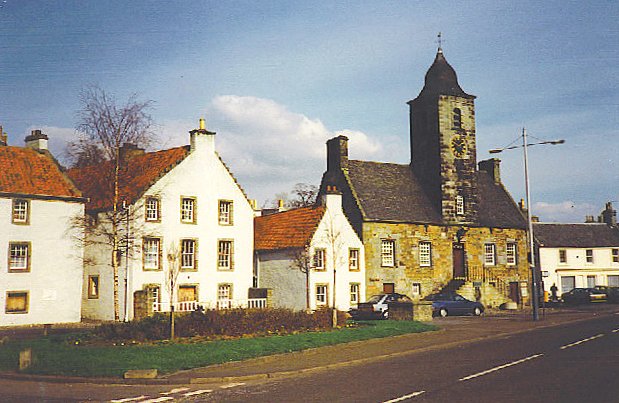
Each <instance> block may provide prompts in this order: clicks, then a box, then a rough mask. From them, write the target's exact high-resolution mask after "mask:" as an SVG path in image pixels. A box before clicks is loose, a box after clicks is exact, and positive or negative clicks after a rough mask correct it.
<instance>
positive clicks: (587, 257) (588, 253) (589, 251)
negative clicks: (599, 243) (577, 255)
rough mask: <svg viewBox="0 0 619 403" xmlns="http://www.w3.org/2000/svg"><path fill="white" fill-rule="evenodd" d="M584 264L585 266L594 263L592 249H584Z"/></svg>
mask: <svg viewBox="0 0 619 403" xmlns="http://www.w3.org/2000/svg"><path fill="white" fill-rule="evenodd" d="M585 263H586V264H593V263H594V259H593V249H585Z"/></svg>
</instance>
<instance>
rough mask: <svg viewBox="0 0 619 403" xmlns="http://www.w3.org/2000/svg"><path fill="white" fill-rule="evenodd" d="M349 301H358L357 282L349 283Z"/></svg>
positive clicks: (353, 302) (354, 302)
mask: <svg viewBox="0 0 619 403" xmlns="http://www.w3.org/2000/svg"><path fill="white" fill-rule="evenodd" d="M350 303H351V304H358V303H359V283H350Z"/></svg>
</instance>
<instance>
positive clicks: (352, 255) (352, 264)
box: [348, 248, 359, 271]
mask: <svg viewBox="0 0 619 403" xmlns="http://www.w3.org/2000/svg"><path fill="white" fill-rule="evenodd" d="M348 270H350V271H359V249H352V248H351V249H348Z"/></svg>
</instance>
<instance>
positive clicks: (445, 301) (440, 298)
mask: <svg viewBox="0 0 619 403" xmlns="http://www.w3.org/2000/svg"><path fill="white" fill-rule="evenodd" d="M424 299H425V300H426V301H432V315H434V316H440V317H442V318H444V317H445V316H449V315H475V316H480V315H481V314H482V313H484V306H483V305H482V304H480V303H479V302H476V301H469V300H468V299H466V298H464V297H463V296H462V295H460V294H456V293H455V292H454V293H441V294H432V295H428V296H427V297H425V298H424Z"/></svg>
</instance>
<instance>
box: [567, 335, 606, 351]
mask: <svg viewBox="0 0 619 403" xmlns="http://www.w3.org/2000/svg"><path fill="white" fill-rule="evenodd" d="M602 336H604V335H603V334H598V335H595V336H593V337H589V338H586V339H582V340H578V341H575V342H574V343H570V344H566V345H565V346H561V350H565V349H566V348H570V347H574V346H577V345H579V344H581V343H585V342H587V341H591V340H595V339H597V338H599V337H602Z"/></svg>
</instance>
